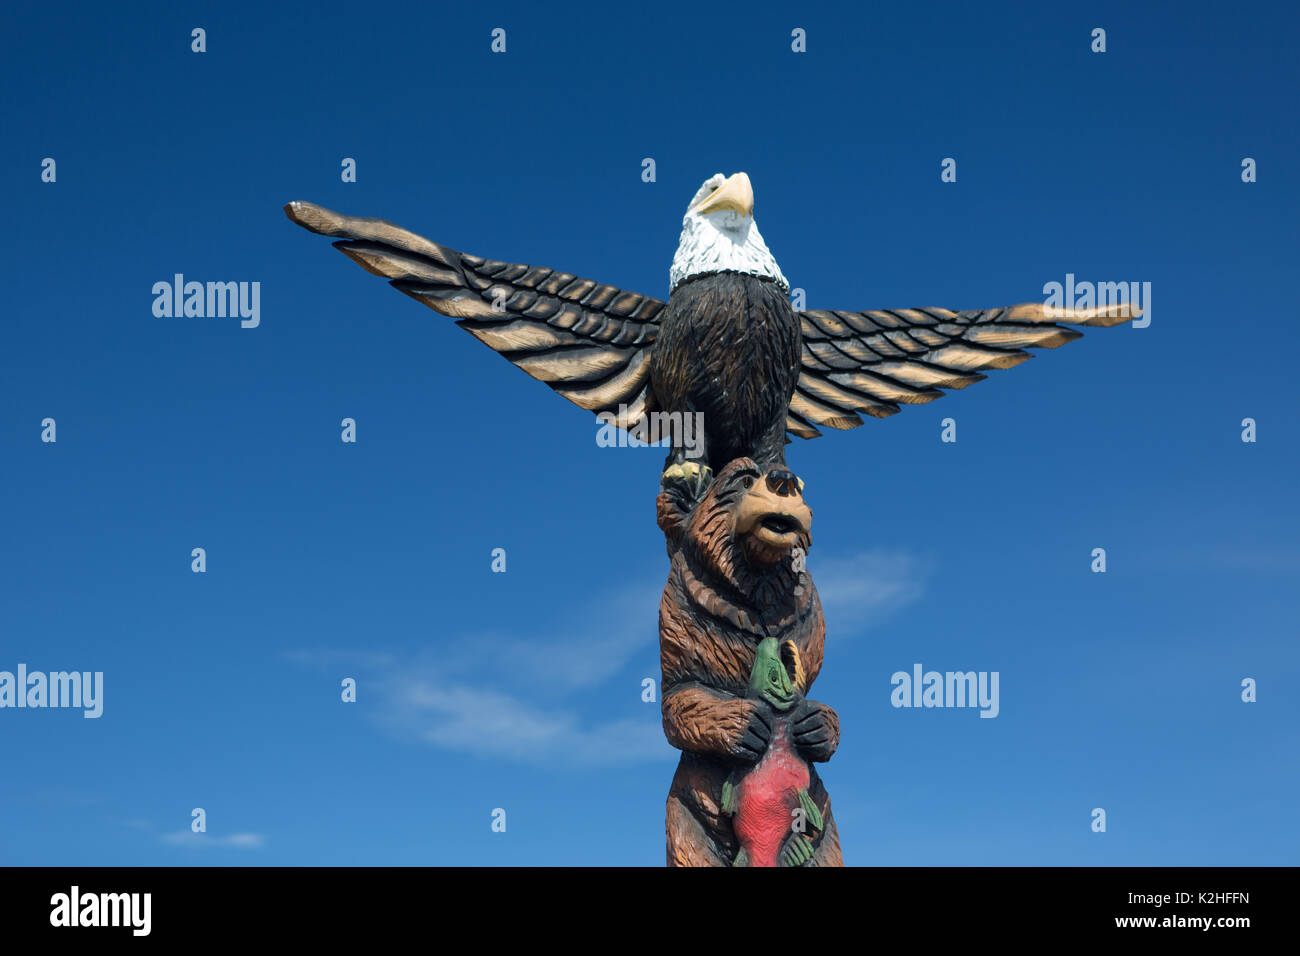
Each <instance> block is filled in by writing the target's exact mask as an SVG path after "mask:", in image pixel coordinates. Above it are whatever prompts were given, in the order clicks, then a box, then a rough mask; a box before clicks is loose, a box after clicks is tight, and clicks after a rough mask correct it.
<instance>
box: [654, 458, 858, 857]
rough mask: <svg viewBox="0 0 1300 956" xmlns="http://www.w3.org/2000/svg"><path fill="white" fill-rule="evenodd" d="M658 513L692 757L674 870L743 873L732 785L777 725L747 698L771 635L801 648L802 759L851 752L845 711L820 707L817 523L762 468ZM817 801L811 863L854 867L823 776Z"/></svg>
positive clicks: (663, 662) (671, 827)
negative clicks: (843, 747) (729, 798)
mask: <svg viewBox="0 0 1300 956" xmlns="http://www.w3.org/2000/svg"><path fill="white" fill-rule="evenodd" d="M658 512H659V525H660V527H661V528H662V529H663V531H664V535H665V537H666V538H667V541H668V553H669V555H670V556H671V559H672V563H671V568H670V570H669V573H668V583H667V585H666V586H665V588H664V594H663V599H662V601H661V602H660V605H659V658H660V666H661V668H662V670H663V685H662V686H663V722H664V733H665V735H666V736H667V737H668V742H669V743H670V744H672V745H673V746H674V747H676V748H678V749H679V750H681V751H682V757H681V760H680V762H679V763H678V765H677V773H676V775H675V776H674V777H673V783H672V788H671V789H670V791H669V794H668V813H667V830H668V864H669V866H730V865H732V863H733V862H734V861H735V860H736V858H737V855H738V853H739V851H740V849H741V847H740V842H739V841H738V840H737V837H736V833H735V831H734V828H733V825H732V817H731V815H730V814H729V813H727V812H726V811H725V810H724V809H723V787H724V784H727V782H728V779H729V778H731V777H733V776H734V775H735V774H734V773H733V772H736V771H739V772H740V773H742V774H743V773H744V771H745V770H746V769H747V768H749V767H751V766H752V765H754V764H755V763H756V762H758V761H759V760H761V758H762V757H763V755H764V754H765V752H766V751H767V749H768V745H769V742H770V741H771V739H772V733H773V727H774V726H776V715H775V712H774V711H773V709H772V707H771V706H770V705H769V704H768V703H767V702H766V701H764V700H762V699H752V698H750V699H747V696H746V695H747V691H748V689H749V685H750V678H751V674H752V673H753V671H754V663H755V659H756V657H757V653H758V647H759V644H760V643H761V642H762V641H763V640H764V639H765V638H769V637H771V638H775V639H776V640H777V642H778V643H780V644H784V643H786V642H791V643H792V644H793V646H794V648H795V649H796V651H797V653H796V654H794V655H792V656H794V657H795V658H796V659H797V660H798V662H799V666H798V668H797V671H796V673H795V674H794V677H793V683H794V689H795V691H797V694H798V695H799V699H798V703H797V704H796V705H795V707H794V709H792V710H791V711H790V712H789V713H788V715H787V716H786V717H785V720H786V722H787V723H786V726H787V727H788V729H789V733H790V737H791V738H792V739H791V742H792V744H793V746H794V747H795V748H796V750H797V752H798V754H799V755H800V756H801V757H802V758H803V759H804V760H805V761H807V762H808V763H809V764H810V765H811V764H812V763H814V762H824V761H826V760H829V759H830V757H831V755H832V754H833V753H834V752H835V748H836V746H837V745H838V744H839V736H840V728H839V717H838V716H836V714H835V711H833V710H831V709H830V708H829V707H827V706H825V705H824V704H820V703H818V702H816V701H813V700H808V699H807V693H808V690H809V689H810V688H811V687H812V683H813V681H815V680H816V679H817V675H818V673H819V672H820V671H821V666H822V655H823V650H824V642H825V634H826V625H825V621H824V620H823V618H822V609H821V602H820V600H818V597H817V591H816V588H814V587H813V583H812V579H811V578H810V577H809V575H808V574H807V573H806V572H805V571H803V570H802V564H801V563H800V562H799V561H798V560H797V555H798V554H799V553H806V552H807V550H808V548H809V546H810V544H811V540H812V538H811V532H810V527H811V524H812V512H811V510H809V508H808V506H807V504H805V503H804V500H803V493H802V490H801V489H800V486H799V481H798V479H796V478H795V477H794V475H792V474H791V473H790V472H789V471H787V470H785V468H783V467H777V468H775V469H772V470H769V471H767V472H766V473H764V471H763V470H762V469H760V468H759V467H758V466H757V465H756V464H755V463H754V462H753V461H751V460H750V459H748V458H738V459H736V460H735V461H732V462H730V463H729V464H728V465H727V466H726V467H725V468H724V469H723V470H722V471H721V472H720V473H718V474H717V475H716V476H715V477H714V480H713V484H712V485H711V486H710V487H709V489H708V492H707V493H706V494H705V496H704V498H703V499H702V500H701V501H700V502H699V504H698V505H696V506H695V507H694V508H693V509H691V510H689V511H688V510H686V508H684V507H683V506H682V505H681V502H680V499H679V498H677V497H675V496H674V495H673V494H672V493H671V491H664V492H662V493H661V494H660V495H659V499H658ZM797 549H798V550H797ZM807 791H808V796H809V797H810V798H811V800H812V802H813V804H815V806H816V808H817V810H818V812H819V815H820V818H821V820H820V821H819V822H820V823H821V828H820V829H818V830H817V831H816V833H815V835H814V836H813V837H812V846H811V856H810V858H807V859H805V860H804V862H803V863H802V865H805V866H842V865H843V860H842V858H841V855H840V845H839V834H838V832H837V831H836V828H835V821H834V819H833V817H832V816H831V806H830V797H829V796H828V794H827V793H826V788H825V787H824V786H823V785H822V782H821V779H820V777H819V776H818V775H817V771H816V770H815V769H814V768H812V767H811V766H809V783H808V787H807ZM804 856H807V855H806V854H804ZM787 858H788V857H787Z"/></svg>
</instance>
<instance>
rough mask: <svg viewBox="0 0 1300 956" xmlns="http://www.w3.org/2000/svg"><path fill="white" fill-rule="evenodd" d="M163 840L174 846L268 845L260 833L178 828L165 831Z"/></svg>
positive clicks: (244, 847) (247, 847)
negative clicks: (220, 833)
mask: <svg viewBox="0 0 1300 956" xmlns="http://www.w3.org/2000/svg"><path fill="white" fill-rule="evenodd" d="M162 842H163V843H168V844H170V845H172V846H188V847H205V848H206V847H211V846H224V847H233V848H235V849H238V850H260V849H261V848H262V847H263V846H265V845H266V838H265V837H264V836H262V834H260V833H232V834H230V835H229V836H213V835H211V834H209V833H195V832H194V831H193V830H178V831H176V832H175V833H164V834H163V835H162Z"/></svg>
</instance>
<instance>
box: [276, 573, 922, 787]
mask: <svg viewBox="0 0 1300 956" xmlns="http://www.w3.org/2000/svg"><path fill="white" fill-rule="evenodd" d="M809 570H810V571H811V572H812V574H813V578H814V581H815V582H816V584H817V589H818V591H819V593H820V594H821V599H822V604H823V606H824V607H825V609H826V615H827V619H828V622H829V624H828V626H830V627H833V628H834V629H835V633H836V634H837V636H838V635H842V634H846V633H852V632H854V631H859V630H861V629H862V628H863V627H864V626H866V625H868V624H871V623H874V622H875V621H878V620H880V619H881V618H883V617H884V616H885V615H887V614H889V613H891V612H893V611H895V610H897V609H898V608H901V607H903V606H905V605H907V604H909V603H911V602H912V601H914V600H916V599H917V598H918V597H920V595H921V593H922V590H923V578H924V577H925V569H924V567H923V565H922V562H920V561H919V560H918V559H916V558H915V557H913V556H911V555H908V554H904V553H902V552H894V551H883V550H875V551H866V552H863V553H861V554H859V555H857V556H855V557H852V558H848V559H836V558H826V559H824V560H820V561H814V560H813V559H812V558H810V560H809ZM662 591H663V582H662V580H660V581H657V582H649V581H647V582H646V583H644V584H641V585H632V586H629V587H627V589H626V590H624V591H622V592H619V593H617V594H614V595H610V596H605V597H602V598H599V599H598V600H595V601H593V602H592V603H591V604H589V605H588V606H587V607H585V608H582V609H581V610H580V612H579V613H577V614H576V615H573V616H571V617H570V619H569V620H568V621H567V622H563V623H561V624H560V625H559V626H557V625H556V624H549V625H542V626H541V627H540V628H539V631H540V633H534V634H529V635H526V636H525V637H522V638H521V637H520V636H518V635H515V634H501V633H486V634H475V635H466V636H461V637H459V638H458V639H455V640H446V641H439V642H438V646H437V647H436V649H432V650H430V651H429V652H427V653H424V654H418V655H408V656H406V657H405V658H402V657H399V656H397V655H393V654H387V653H376V652H356V653H354V652H348V651H298V652H295V653H293V654H291V655H289V657H290V659H291V660H294V661H295V662H296V663H299V664H303V665H308V666H312V667H314V668H317V669H326V668H338V667H339V666H347V667H349V668H352V669H353V670H354V671H355V672H356V673H357V674H358V675H359V676H360V675H365V680H364V682H363V684H364V688H365V690H364V691H363V692H366V693H369V694H371V695H373V699H374V700H375V702H376V703H375V707H374V713H375V715H376V719H377V720H378V721H379V722H380V723H382V724H383V725H385V726H387V727H388V728H389V729H390V730H391V731H393V732H394V733H397V734H399V735H406V736H415V737H418V738H419V739H421V740H424V741H426V742H428V743H430V744H432V745H434V746H436V747H439V748H442V749H446V750H458V751H463V752H466V753H471V754H475V755H481V756H491V757H500V758H506V759H511V760H518V761H521V762H526V763H530V762H557V761H558V762H562V763H579V764H586V763H602V764H606V763H641V762H651V761H659V760H671V759H672V755H673V753H674V751H673V750H672V749H671V748H670V747H669V746H668V743H667V742H666V741H665V740H664V737H663V729H662V727H661V725H660V721H659V708H658V707H657V706H655V705H651V704H646V705H644V707H645V711H646V712H645V714H644V716H642V717H639V718H621V719H617V720H612V721H605V722H600V721H596V720H591V719H588V718H586V717H584V716H583V715H582V714H581V713H580V712H579V711H578V709H577V708H576V707H574V706H571V705H568V704H567V703H566V702H567V701H568V700H571V699H573V698H574V697H575V696H578V697H581V696H585V695H581V694H575V692H576V691H583V690H585V689H587V688H591V687H595V686H598V685H600V684H602V683H605V682H607V681H609V680H611V679H614V678H618V679H619V680H624V679H625V676H624V677H619V676H618V675H619V674H620V672H622V671H624V670H625V669H626V668H627V667H628V665H629V664H630V663H631V662H632V661H633V660H634V659H637V658H640V659H642V660H645V661H653V662H655V665H656V666H655V671H656V673H654V674H653V675H645V676H655V677H658V674H657V670H658V667H657V662H658V642H659V635H658V627H657V623H656V621H657V609H658V606H659V597H660V594H661V593H662Z"/></svg>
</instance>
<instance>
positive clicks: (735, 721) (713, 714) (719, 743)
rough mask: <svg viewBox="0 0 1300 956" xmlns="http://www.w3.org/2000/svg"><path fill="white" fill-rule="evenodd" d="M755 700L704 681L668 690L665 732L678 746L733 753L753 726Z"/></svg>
mask: <svg viewBox="0 0 1300 956" xmlns="http://www.w3.org/2000/svg"><path fill="white" fill-rule="evenodd" d="M753 709H754V703H753V701H749V700H745V699H744V698H743V697H733V696H731V695H728V694H723V693H721V692H719V691H716V690H713V689H711V688H708V687H704V686H702V685H700V684H679V685H677V686H675V687H673V688H671V689H667V690H665V691H664V697H663V715H664V735H665V736H666V737H667V738H668V742H669V743H670V744H672V745H673V746H674V747H676V748H677V749H678V750H686V751H690V752H692V753H701V754H709V755H711V756H715V757H730V756H732V755H733V754H734V753H735V748H736V746H737V744H738V743H739V742H740V739H741V737H743V736H744V734H745V731H746V729H748V727H749V722H750V718H751V716H752V714H753Z"/></svg>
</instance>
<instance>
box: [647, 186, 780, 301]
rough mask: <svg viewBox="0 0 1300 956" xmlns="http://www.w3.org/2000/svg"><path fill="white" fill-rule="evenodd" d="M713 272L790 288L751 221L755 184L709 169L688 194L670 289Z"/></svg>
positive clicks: (671, 272) (669, 282) (669, 277)
mask: <svg viewBox="0 0 1300 956" xmlns="http://www.w3.org/2000/svg"><path fill="white" fill-rule="evenodd" d="M715 272H742V273H745V274H747V275H753V276H759V277H760V278H764V279H771V280H773V281H774V282H776V284H777V285H779V286H780V287H781V289H782V290H783V291H785V292H789V291H790V283H789V282H787V281H786V279H785V276H783V275H782V274H781V269H780V267H778V266H777V264H776V260H775V259H773V258H772V253H770V252H768V251H767V245H766V244H765V243H764V242H763V237H762V236H761V235H759V232H758V226H757V225H756V224H755V222H754V189H753V187H752V186H751V185H750V184H749V177H748V176H747V175H745V174H744V173H736V174H735V175H734V176H723V175H722V173H714V174H713V175H712V176H710V177H709V178H708V179H706V180H705V181H704V185H702V186H701V187H700V188H699V191H698V192H696V194H695V196H694V197H693V198H692V199H691V204H690V205H689V206H688V207H687V208H686V215H685V216H684V217H682V238H681V240H680V241H679V242H678V244H677V254H676V255H675V256H673V265H672V268H671V269H670V270H669V271H668V285H669V291H670V292H671V291H672V290H674V289H676V288H677V287H678V286H679V285H681V283H683V282H685V281H686V280H687V279H689V278H691V277H692V276H698V275H710V274H712V273H715Z"/></svg>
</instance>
